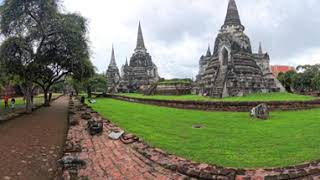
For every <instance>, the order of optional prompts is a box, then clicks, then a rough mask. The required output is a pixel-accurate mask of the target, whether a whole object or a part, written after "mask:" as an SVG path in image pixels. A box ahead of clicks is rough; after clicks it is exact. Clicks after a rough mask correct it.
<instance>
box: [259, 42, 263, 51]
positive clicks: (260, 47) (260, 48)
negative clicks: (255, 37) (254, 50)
mask: <svg viewBox="0 0 320 180" xmlns="http://www.w3.org/2000/svg"><path fill="white" fill-rule="evenodd" d="M258 54H263V51H262V45H261V42H260V43H259V51H258Z"/></svg>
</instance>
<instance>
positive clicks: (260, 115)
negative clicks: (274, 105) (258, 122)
mask: <svg viewBox="0 0 320 180" xmlns="http://www.w3.org/2000/svg"><path fill="white" fill-rule="evenodd" d="M250 116H251V117H254V118H257V119H263V120H267V119H268V118H269V110H268V106H267V105H266V104H260V105H258V106H257V107H254V108H253V109H252V110H251V112H250Z"/></svg>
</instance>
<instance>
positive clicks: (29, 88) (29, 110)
mask: <svg viewBox="0 0 320 180" xmlns="http://www.w3.org/2000/svg"><path fill="white" fill-rule="evenodd" d="M32 93H33V92H32V81H27V82H26V85H25V93H24V96H25V99H26V112H27V113H32V108H33V98H32V96H33V94H32Z"/></svg>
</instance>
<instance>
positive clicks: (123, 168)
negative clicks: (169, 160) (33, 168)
mask: <svg viewBox="0 0 320 180" xmlns="http://www.w3.org/2000/svg"><path fill="white" fill-rule="evenodd" d="M80 114H81V113H79V112H78V113H77V114H76V115H75V116H74V117H73V118H75V119H79V125H77V126H73V127H71V128H70V129H69V132H68V138H67V139H68V140H69V141H70V142H73V143H74V144H79V145H81V147H82V152H80V153H76V154H77V156H78V157H79V158H80V159H82V160H85V162H86V166H85V167H84V169H80V171H79V174H78V178H80V177H88V178H89V179H94V180H106V179H136V180H140V179H150V180H153V179H160V180H167V179H183V178H184V176H182V175H180V174H177V173H175V172H172V171H170V170H167V169H164V168H162V167H160V166H159V165H157V164H155V163H154V162H151V161H150V160H148V159H147V158H145V157H144V156H142V155H141V154H139V153H138V152H136V151H135V150H133V149H132V147H131V146H130V145H126V144H124V143H122V141H120V140H111V139H109V138H108V133H109V132H110V129H111V128H112V127H113V125H112V124H109V123H106V122H105V123H104V130H103V134H102V135H99V136H90V135H89V133H88V131H87V130H86V127H87V122H86V121H85V120H83V119H81V118H80ZM95 117H96V118H98V119H100V118H101V117H100V116H99V115H96V116H95ZM65 173H66V172H65ZM65 177H68V175H66V176H65ZM66 179H68V178H66Z"/></svg>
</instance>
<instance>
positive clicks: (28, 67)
mask: <svg viewBox="0 0 320 180" xmlns="http://www.w3.org/2000/svg"><path fill="white" fill-rule="evenodd" d="M59 5H60V4H59V1H58V0H28V1H25V0H4V2H3V5H2V6H1V7H0V13H1V19H0V26H1V30H0V32H1V34H2V35H3V36H4V37H5V41H4V42H3V44H2V45H1V47H0V58H1V61H2V64H3V65H4V66H5V68H6V71H7V73H11V74H15V75H18V76H19V77H21V79H22V80H23V85H24V87H25V89H26V90H25V92H26V94H25V96H26V97H30V96H32V86H33V84H36V85H38V86H39V87H41V88H42V90H43V91H44V94H45V96H44V98H45V104H46V105H48V104H49V102H48V97H47V94H48V91H49V90H50V87H51V86H52V85H54V84H55V83H58V82H60V81H63V80H64V78H65V77H66V75H68V74H70V73H72V72H73V73H75V74H77V71H80V70H83V67H85V68H91V69H86V71H94V70H93V66H87V64H88V62H90V60H89V58H90V53H89V46H88V39H87V33H88V32H87V21H86V19H85V18H83V17H82V16H81V15H79V14H75V13H71V14H63V13H61V12H60V11H59ZM90 63H91V62H90ZM84 64H85V65H84ZM27 106H28V102H27Z"/></svg>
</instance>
